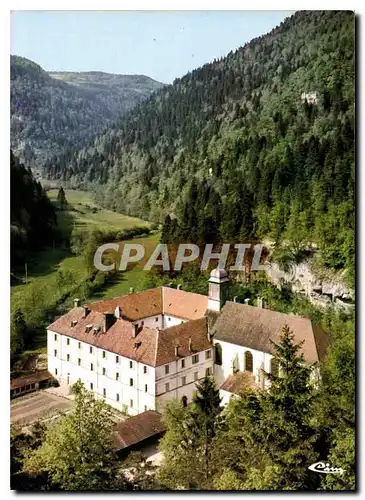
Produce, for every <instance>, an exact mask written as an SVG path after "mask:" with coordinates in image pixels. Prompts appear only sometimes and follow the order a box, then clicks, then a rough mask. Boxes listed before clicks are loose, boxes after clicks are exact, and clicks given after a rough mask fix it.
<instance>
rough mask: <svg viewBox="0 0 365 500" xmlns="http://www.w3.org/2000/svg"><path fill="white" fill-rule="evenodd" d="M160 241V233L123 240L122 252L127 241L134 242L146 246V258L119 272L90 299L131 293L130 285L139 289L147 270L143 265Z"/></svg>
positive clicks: (110, 297) (121, 244) (109, 297)
mask: <svg viewBox="0 0 365 500" xmlns="http://www.w3.org/2000/svg"><path fill="white" fill-rule="evenodd" d="M159 241H160V234H159V233H155V234H151V235H149V236H146V237H145V238H133V240H126V241H122V242H121V243H120V253H121V252H122V251H123V245H124V244H125V243H132V242H133V243H137V244H139V245H143V246H144V248H145V256H144V258H143V259H142V260H141V261H140V262H137V263H136V264H135V265H133V266H131V267H129V268H128V269H127V270H126V271H124V272H118V273H117V275H116V277H115V279H113V281H111V282H110V284H108V286H107V287H106V288H105V289H104V290H102V291H101V292H97V293H95V294H94V295H92V296H91V297H90V300H91V301H96V300H103V299H112V298H114V297H120V295H124V294H126V293H129V288H130V287H132V288H134V289H135V291H137V289H138V285H139V283H140V281H141V279H142V278H143V276H144V273H145V272H146V271H144V270H143V266H144V264H145V263H146V262H147V260H148V258H149V257H150V255H151V253H152V252H153V250H154V249H155V247H156V245H157V244H158V243H159Z"/></svg>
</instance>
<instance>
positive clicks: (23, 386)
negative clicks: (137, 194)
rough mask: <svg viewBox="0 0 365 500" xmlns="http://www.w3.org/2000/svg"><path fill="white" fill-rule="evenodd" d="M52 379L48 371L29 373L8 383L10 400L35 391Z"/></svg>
mask: <svg viewBox="0 0 365 500" xmlns="http://www.w3.org/2000/svg"><path fill="white" fill-rule="evenodd" d="M52 378H53V376H52V374H51V373H49V371H48V370H42V371H39V372H35V373H31V374H30V375H24V376H22V377H18V378H14V379H13V380H11V381H10V398H11V399H12V398H15V397H17V396H21V395H23V394H26V393H28V392H33V391H37V390H38V389H39V388H40V387H41V386H42V385H43V384H44V383H45V382H47V381H48V380H51V379H52Z"/></svg>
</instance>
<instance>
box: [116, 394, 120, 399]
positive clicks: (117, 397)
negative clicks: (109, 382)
mask: <svg viewBox="0 0 365 500" xmlns="http://www.w3.org/2000/svg"><path fill="white" fill-rule="evenodd" d="M116 399H117V401H119V394H118V393H117V396H116Z"/></svg>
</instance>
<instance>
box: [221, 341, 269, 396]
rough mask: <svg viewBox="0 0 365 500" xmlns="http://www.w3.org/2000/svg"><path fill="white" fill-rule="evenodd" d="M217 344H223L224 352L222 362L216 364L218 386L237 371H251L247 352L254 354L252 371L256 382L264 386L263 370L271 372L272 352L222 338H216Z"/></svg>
mask: <svg viewBox="0 0 365 500" xmlns="http://www.w3.org/2000/svg"><path fill="white" fill-rule="evenodd" d="M217 344H219V345H220V346H221V352H222V364H221V365H217V364H216V365H214V378H215V381H216V383H217V386H218V387H219V386H220V385H222V384H223V382H224V381H225V380H226V379H227V378H228V377H229V376H230V375H232V374H233V373H235V372H237V371H241V372H244V371H251V370H248V368H249V367H248V366H246V359H245V358H246V356H245V354H246V352H248V353H250V354H251V355H252V372H251V373H252V375H253V376H254V377H255V381H256V383H258V384H259V385H261V387H263V383H264V378H263V376H262V373H261V370H265V371H266V372H269V373H271V359H272V358H273V356H272V355H271V354H268V353H266V352H262V351H257V350H255V349H251V348H249V347H244V346H240V345H236V344H231V343H229V342H223V341H221V340H214V345H215V347H216V346H217ZM222 392H223V391H222Z"/></svg>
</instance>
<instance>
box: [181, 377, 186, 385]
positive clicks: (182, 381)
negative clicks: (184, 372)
mask: <svg viewBox="0 0 365 500" xmlns="http://www.w3.org/2000/svg"><path fill="white" fill-rule="evenodd" d="M181 385H186V377H181Z"/></svg>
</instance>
